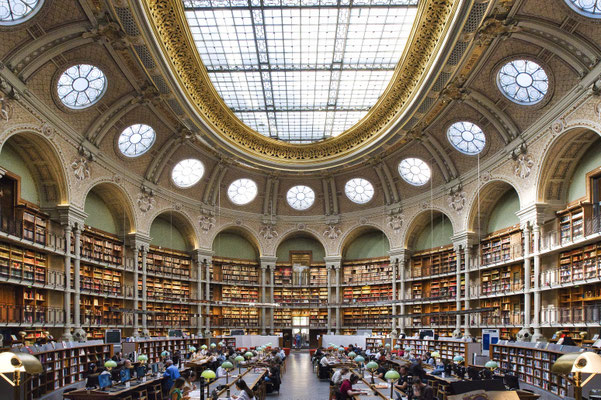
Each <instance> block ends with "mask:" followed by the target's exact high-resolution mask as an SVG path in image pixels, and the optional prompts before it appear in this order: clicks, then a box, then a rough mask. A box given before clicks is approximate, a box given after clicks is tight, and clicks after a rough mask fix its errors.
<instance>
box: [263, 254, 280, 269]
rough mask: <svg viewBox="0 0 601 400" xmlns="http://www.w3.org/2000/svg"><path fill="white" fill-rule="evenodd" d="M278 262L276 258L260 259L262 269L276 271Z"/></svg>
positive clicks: (265, 257)
mask: <svg viewBox="0 0 601 400" xmlns="http://www.w3.org/2000/svg"><path fill="white" fill-rule="evenodd" d="M277 260H278V258H277V257H275V256H261V257H259V263H260V265H261V268H271V269H272V270H275V263H276V261H277Z"/></svg>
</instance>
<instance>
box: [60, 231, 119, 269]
mask: <svg viewBox="0 0 601 400" xmlns="http://www.w3.org/2000/svg"><path fill="white" fill-rule="evenodd" d="M74 240H75V239H74V237H73V236H71V251H72V252H73V251H74V248H73V246H74ZM80 241H81V244H80V249H81V256H82V257H84V258H87V259H90V260H92V261H95V262H98V263H102V264H104V263H107V264H111V265H117V266H120V265H123V243H122V241H121V240H119V238H117V237H116V236H114V235H112V234H110V233H107V232H103V231H101V230H99V229H96V228H92V227H90V226H87V225H86V226H85V229H84V231H83V232H82V234H81V240H80Z"/></svg>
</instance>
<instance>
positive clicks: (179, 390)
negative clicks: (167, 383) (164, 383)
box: [169, 376, 186, 400]
mask: <svg viewBox="0 0 601 400" xmlns="http://www.w3.org/2000/svg"><path fill="white" fill-rule="evenodd" d="M185 384H186V380H185V379H184V378H183V377H181V376H180V377H179V378H177V379H176V380H175V382H174V383H173V387H172V388H171V389H169V400H182V399H184V385H185Z"/></svg>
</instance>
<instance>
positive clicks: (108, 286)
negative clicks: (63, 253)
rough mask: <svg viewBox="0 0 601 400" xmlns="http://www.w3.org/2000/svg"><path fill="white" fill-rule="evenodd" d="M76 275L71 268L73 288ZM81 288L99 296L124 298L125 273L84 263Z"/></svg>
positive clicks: (81, 272) (81, 270)
mask: <svg viewBox="0 0 601 400" xmlns="http://www.w3.org/2000/svg"><path fill="white" fill-rule="evenodd" d="M74 274H75V273H74V270H73V266H71V286H73V276H74ZM80 288H81V290H86V291H89V292H92V293H93V294H98V295H107V296H122V295H123V294H124V293H123V272H121V271H118V270H113V269H110V268H104V267H99V266H96V265H94V264H88V263H85V262H82V263H81V266H80Z"/></svg>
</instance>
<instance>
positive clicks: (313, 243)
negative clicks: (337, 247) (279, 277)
mask: <svg viewBox="0 0 601 400" xmlns="http://www.w3.org/2000/svg"><path fill="white" fill-rule="evenodd" d="M291 250H311V251H312V252H313V257H312V259H313V262H323V258H324V257H325V256H326V253H325V250H324V248H323V246H322V245H321V243H319V241H317V240H315V239H313V238H308V237H304V238H290V239H286V240H284V241H283V242H282V243H280V245H279V246H278V250H277V252H276V256H277V257H278V261H281V262H286V261H290V251H291Z"/></svg>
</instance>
